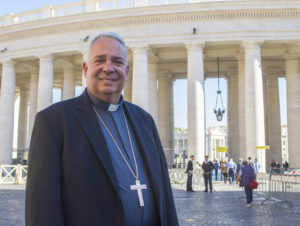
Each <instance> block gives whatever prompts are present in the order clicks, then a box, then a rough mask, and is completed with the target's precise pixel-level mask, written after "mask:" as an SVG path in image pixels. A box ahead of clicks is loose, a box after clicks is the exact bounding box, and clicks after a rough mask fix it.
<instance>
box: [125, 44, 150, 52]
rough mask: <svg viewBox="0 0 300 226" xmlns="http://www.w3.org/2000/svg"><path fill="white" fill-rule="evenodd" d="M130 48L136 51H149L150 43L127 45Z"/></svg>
mask: <svg viewBox="0 0 300 226" xmlns="http://www.w3.org/2000/svg"><path fill="white" fill-rule="evenodd" d="M127 47H128V48H129V49H131V50H132V51H133V52H134V53H145V52H146V53H148V51H149V45H148V44H132V45H127Z"/></svg>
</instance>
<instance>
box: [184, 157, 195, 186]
mask: <svg viewBox="0 0 300 226" xmlns="http://www.w3.org/2000/svg"><path fill="white" fill-rule="evenodd" d="M193 161H194V156H193V155H191V156H190V160H189V162H188V165H187V168H186V171H185V173H186V174H187V175H188V177H187V182H186V191H189V192H194V190H193V188H192V183H193V181H192V180H193V169H194V168H193Z"/></svg>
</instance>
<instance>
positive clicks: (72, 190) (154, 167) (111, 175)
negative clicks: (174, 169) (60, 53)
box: [26, 33, 178, 226]
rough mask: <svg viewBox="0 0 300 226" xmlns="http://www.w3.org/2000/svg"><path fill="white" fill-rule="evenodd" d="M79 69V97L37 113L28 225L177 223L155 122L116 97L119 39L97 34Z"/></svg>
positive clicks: (121, 60) (123, 74) (120, 79)
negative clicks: (82, 84)
mask: <svg viewBox="0 0 300 226" xmlns="http://www.w3.org/2000/svg"><path fill="white" fill-rule="evenodd" d="M83 70H84V75H85V78H86V81H87V89H86V90H85V92H84V93H83V94H82V95H81V96H80V97H78V98H74V99H71V100H67V101H63V102H60V103H57V104H54V105H52V106H50V107H49V108H47V109H45V110H43V111H41V112H39V113H38V114H37V116H36V119H35V125H34V129H33V134H32V140H31V145H30V153H29V169H28V179H27V189H26V225H27V226H48V225H49V226H54V225H55V226H67V225H69V226H82V225H89V226H99V225H104V226H106V225H107V226H108V225H109V226H119V225H170V226H171V225H178V220H177V215H176V210H175V205H174V200H173V195H172V190H171V186H170V181H169V176H168V169H167V165H166V160H165V156H164V152H163V148H162V145H161V143H160V139H159V136H158V133H157V129H156V126H155V123H154V121H153V119H152V117H151V116H150V115H149V114H148V113H146V112H145V111H144V110H142V109H141V108H139V107H138V106H135V105H133V104H130V103H128V102H125V101H123V100H122V96H121V92H122V90H123V87H124V84H125V81H126V80H127V79H128V71H129V66H128V63H127V50H126V46H125V43H124V41H123V39H122V38H121V37H120V36H118V35H117V34H115V33H103V34H100V35H99V36H97V37H95V38H94V40H93V41H92V42H91V44H90V46H89V54H88V59H87V61H86V62H84V64H83Z"/></svg>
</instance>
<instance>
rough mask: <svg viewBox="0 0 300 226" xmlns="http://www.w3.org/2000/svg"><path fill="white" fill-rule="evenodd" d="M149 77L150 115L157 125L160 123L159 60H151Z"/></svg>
mask: <svg viewBox="0 0 300 226" xmlns="http://www.w3.org/2000/svg"><path fill="white" fill-rule="evenodd" d="M148 75H149V106H148V110H149V113H150V114H151V115H152V117H153V119H154V121H155V123H156V124H157V123H158V106H157V105H158V97H157V59H153V58H151V59H150V62H149V65H148Z"/></svg>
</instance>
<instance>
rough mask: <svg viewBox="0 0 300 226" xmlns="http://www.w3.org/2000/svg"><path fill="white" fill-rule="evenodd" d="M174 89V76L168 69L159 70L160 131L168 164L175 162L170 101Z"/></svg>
mask: <svg viewBox="0 0 300 226" xmlns="http://www.w3.org/2000/svg"><path fill="white" fill-rule="evenodd" d="M171 90H172V76H171V74H170V73H169V72H168V71H161V72H159V77H158V97H159V98H158V131H159V135H160V138H161V143H162V146H163V148H164V151H165V155H166V159H167V162H168V165H169V166H170V165H171V163H172V162H173V152H172V150H173V149H174V145H173V139H174V136H173V134H174V133H173V132H171V130H173V129H174V126H173V124H172V119H171V118H170V115H172V106H171V105H172V102H170V98H172V96H170V93H171Z"/></svg>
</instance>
